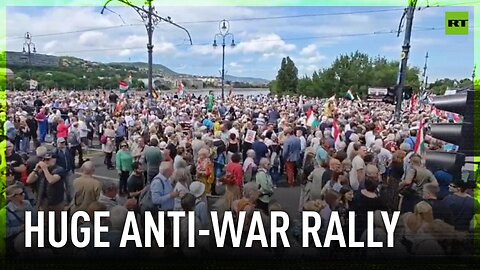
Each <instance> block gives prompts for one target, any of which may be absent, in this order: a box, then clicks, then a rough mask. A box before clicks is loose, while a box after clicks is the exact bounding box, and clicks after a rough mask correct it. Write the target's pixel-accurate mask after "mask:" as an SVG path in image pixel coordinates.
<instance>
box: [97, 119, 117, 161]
mask: <svg viewBox="0 0 480 270" xmlns="http://www.w3.org/2000/svg"><path fill="white" fill-rule="evenodd" d="M100 140H103V142H102V150H103V152H104V153H105V161H104V164H105V165H107V169H109V170H114V169H115V167H114V166H113V162H112V158H113V151H114V147H115V130H114V129H113V122H108V123H107V125H106V128H105V130H104V131H103V135H102V137H101V139H100Z"/></svg>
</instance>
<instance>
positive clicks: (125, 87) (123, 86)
mask: <svg viewBox="0 0 480 270" xmlns="http://www.w3.org/2000/svg"><path fill="white" fill-rule="evenodd" d="M118 89H120V91H122V92H125V91H127V90H128V82H125V81H120V82H119V83H118Z"/></svg>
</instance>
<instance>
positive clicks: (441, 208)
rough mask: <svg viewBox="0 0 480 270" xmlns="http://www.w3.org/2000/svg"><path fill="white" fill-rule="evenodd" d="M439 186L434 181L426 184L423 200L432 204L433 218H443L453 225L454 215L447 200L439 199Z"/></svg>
mask: <svg viewBox="0 0 480 270" xmlns="http://www.w3.org/2000/svg"><path fill="white" fill-rule="evenodd" d="M439 190H440V189H439V187H438V186H437V185H435V184H433V183H428V184H425V185H424V187H423V200H424V201H426V202H427V203H429V204H430V205H431V206H432V211H433V218H434V219H441V220H443V221H445V222H446V223H448V224H452V225H453V215H452V211H451V210H450V208H449V206H448V205H447V204H446V202H445V201H443V200H439V199H438V197H437V194H438V192H439Z"/></svg>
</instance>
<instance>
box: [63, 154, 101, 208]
mask: <svg viewBox="0 0 480 270" xmlns="http://www.w3.org/2000/svg"><path fill="white" fill-rule="evenodd" d="M81 170H82V176H80V177H79V178H77V179H75V181H73V190H74V197H73V201H72V205H71V207H70V212H71V213H72V214H73V213H75V212H77V211H87V209H88V206H89V205H90V204H91V203H93V202H96V201H98V199H99V198H100V194H101V191H102V184H101V183H100V181H98V180H97V179H95V178H94V176H93V174H94V173H95V165H94V164H93V163H92V162H91V161H87V162H85V163H83V165H82V168H81Z"/></svg>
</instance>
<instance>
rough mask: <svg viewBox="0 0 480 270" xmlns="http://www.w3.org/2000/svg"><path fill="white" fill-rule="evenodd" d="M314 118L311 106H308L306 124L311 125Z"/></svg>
mask: <svg viewBox="0 0 480 270" xmlns="http://www.w3.org/2000/svg"><path fill="white" fill-rule="evenodd" d="M315 120H316V117H315V113H314V112H313V110H312V108H311V107H310V108H309V109H308V111H307V126H309V127H311V126H313V124H314V122H315Z"/></svg>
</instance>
